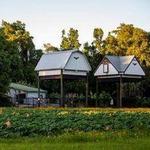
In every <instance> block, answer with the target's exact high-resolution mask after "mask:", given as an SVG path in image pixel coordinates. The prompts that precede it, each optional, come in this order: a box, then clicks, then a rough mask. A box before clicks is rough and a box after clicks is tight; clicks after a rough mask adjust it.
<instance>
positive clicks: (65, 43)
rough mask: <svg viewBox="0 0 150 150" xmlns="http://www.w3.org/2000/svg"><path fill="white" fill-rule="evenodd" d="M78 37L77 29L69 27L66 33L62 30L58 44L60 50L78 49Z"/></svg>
mask: <svg viewBox="0 0 150 150" xmlns="http://www.w3.org/2000/svg"><path fill="white" fill-rule="evenodd" d="M78 38H79V34H78V30H76V29H73V28H70V29H69V33H68V34H67V35H66V32H65V30H62V41H61V44H60V48H61V49H62V50H68V49H79V48H80V46H81V44H80V43H79V40H78Z"/></svg>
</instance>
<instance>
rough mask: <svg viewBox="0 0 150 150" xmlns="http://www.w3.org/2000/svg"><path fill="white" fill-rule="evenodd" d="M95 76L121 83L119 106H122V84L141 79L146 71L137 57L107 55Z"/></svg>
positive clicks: (98, 78)
mask: <svg viewBox="0 0 150 150" xmlns="http://www.w3.org/2000/svg"><path fill="white" fill-rule="evenodd" d="M94 76H95V77H96V78H97V80H100V81H116V82H118V83H119V98H118V104H117V105H118V106H119V107H122V84H123V82H130V81H136V80H138V81H139V80H140V79H141V78H142V77H143V76H145V73H144V71H143V69H142V67H141V65H140V64H139V62H138V61H137V59H136V57H135V56H133V55H130V56H110V55H106V56H105V57H104V58H103V59H102V61H101V62H100V64H99V66H98V68H97V69H96V71H95V73H94Z"/></svg>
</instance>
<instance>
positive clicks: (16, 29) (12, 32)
mask: <svg viewBox="0 0 150 150" xmlns="http://www.w3.org/2000/svg"><path fill="white" fill-rule="evenodd" d="M2 28H3V30H4V34H5V37H6V39H7V40H8V41H13V42H16V43H17V46H18V49H19V52H20V55H21V58H22V61H23V63H24V64H25V63H26V62H28V61H29V60H30V59H32V56H33V50H35V46H34V44H33V37H32V36H31V35H30V33H29V32H28V31H26V28H25V24H24V23H22V22H21V21H16V22H14V23H8V22H6V21H2Z"/></svg>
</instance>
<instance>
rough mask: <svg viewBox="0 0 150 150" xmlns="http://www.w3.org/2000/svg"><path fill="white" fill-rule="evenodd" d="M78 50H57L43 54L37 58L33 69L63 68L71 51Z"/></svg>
mask: <svg viewBox="0 0 150 150" xmlns="http://www.w3.org/2000/svg"><path fill="white" fill-rule="evenodd" d="M76 51H78V50H67V51H57V52H50V53H47V54H43V55H42V57H41V59H40V60H39V62H38V64H37V66H36V68H35V71H40V70H50V69H63V68H64V67H65V65H66V63H67V61H68V59H69V58H70V56H71V54H72V53H73V52H76Z"/></svg>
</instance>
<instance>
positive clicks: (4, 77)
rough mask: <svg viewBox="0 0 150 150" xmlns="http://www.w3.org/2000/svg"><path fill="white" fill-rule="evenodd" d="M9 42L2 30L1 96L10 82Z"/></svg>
mask: <svg viewBox="0 0 150 150" xmlns="http://www.w3.org/2000/svg"><path fill="white" fill-rule="evenodd" d="M8 44H9V42H7V41H6V40H5V38H4V36H3V32H1V30H0V97H1V96H3V95H4V94H5V93H6V92H7V90H8V85H9V83H10V71H11V70H10V60H9V55H8V53H7V51H6V50H7V48H8V47H7V45H8Z"/></svg>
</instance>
